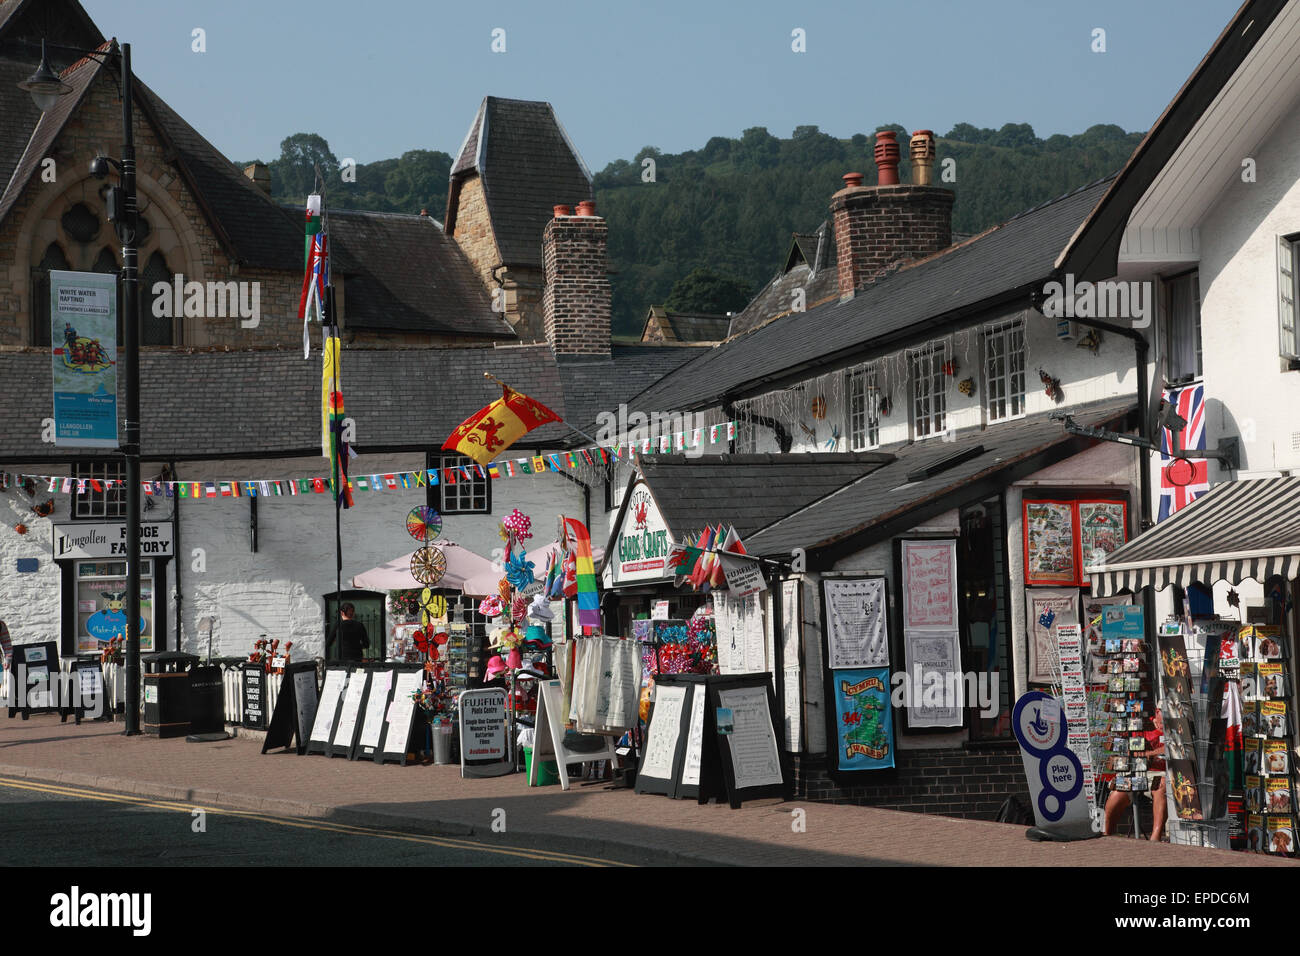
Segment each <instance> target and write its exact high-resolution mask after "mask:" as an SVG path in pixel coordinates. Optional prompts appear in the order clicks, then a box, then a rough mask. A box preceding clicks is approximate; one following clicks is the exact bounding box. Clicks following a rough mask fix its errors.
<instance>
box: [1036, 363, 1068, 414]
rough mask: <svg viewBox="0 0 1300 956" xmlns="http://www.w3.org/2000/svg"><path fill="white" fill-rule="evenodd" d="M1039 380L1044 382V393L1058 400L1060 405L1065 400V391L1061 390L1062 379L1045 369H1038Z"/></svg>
mask: <svg viewBox="0 0 1300 956" xmlns="http://www.w3.org/2000/svg"><path fill="white" fill-rule="evenodd" d="M1038 380H1039V381H1040V382H1042V383H1043V394H1044V395H1046V396H1047V397H1048V398H1050V399H1051V400H1052V401H1054V402H1056V403H1057V404H1058V405H1059V404H1060V403H1061V402H1063V401H1065V393H1064V392H1063V391H1061V380H1060V379H1059V378H1056V377H1055V376H1054V375H1049V374H1047V372H1045V371H1043V369H1041V368H1040V369H1039V370H1038Z"/></svg>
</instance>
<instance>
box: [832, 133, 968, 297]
mask: <svg viewBox="0 0 1300 956" xmlns="http://www.w3.org/2000/svg"><path fill="white" fill-rule="evenodd" d="M926 134H929V146H928V149H927V148H926V147H925V145H924V143H925V140H926ZM933 135H934V134H932V133H929V131H928V130H918V131H917V132H916V133H915V134H914V135H913V137H912V141H911V142H910V143H909V146H910V153H911V155H912V156H913V157H917V156H918V154H919V155H920V156H922V157H926V158H928V157H932V156H933V155H934V152H933V150H934V147H933ZM899 151H900V150H899V145H898V143H897V141H896V134H895V133H894V132H893V130H881V131H880V132H878V133H877V134H876V147H875V159H876V167H877V178H878V181H879V184H878V185H875V186H864V185H863V176H862V174H861V173H848V174H846V175H845V176H844V188H843V189H841V190H840V191H839V192H837V193H836V194H835V195H834V196H832V197H831V221H832V223H833V224H834V226H835V248H836V252H837V255H838V257H839V260H838V262H837V268H838V274H839V289H840V299H841V300H843V299H850V298H852V297H853V294H854V292H855V291H856V290H857V289H859V288H861V287H862V286H863V285H864V284H865V283H866V282H868V281H870V280H871V279H873V278H874V277H876V276H878V275H880V274H881V273H882V272H884V271H885V270H887V269H888V268H890V267H891V266H893V265H895V264H897V263H900V262H908V261H910V260H912V259H921V258H924V257H925V256H928V255H931V254H932V253H935V252H939V251H940V250H941V249H946V248H948V246H950V245H952V203H953V194H952V193H951V192H950V191H949V190H947V189H942V188H940V187H938V186H930V185H919V184H907V183H902V184H900V183H899V182H898V159H899ZM925 172H926V173H928V172H929V170H928V168H927V169H926V170H925ZM922 176H923V177H924V178H925V179H928V178H929V177H928V176H925V174H924V173H923V174H922Z"/></svg>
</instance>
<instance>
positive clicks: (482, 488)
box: [429, 455, 492, 515]
mask: <svg viewBox="0 0 1300 956" xmlns="http://www.w3.org/2000/svg"><path fill="white" fill-rule="evenodd" d="M431 467H436V468H439V469H441V470H440V472H439V476H438V484H437V485H436V486H434V487H432V488H430V489H429V490H430V492H431V494H430V497H433V494H432V493H433V492H437V491H441V494H440V495H438V496H437V497H438V498H439V499H440V501H438V502H437V503H436V504H434V507H436V508H437V509H438V510H439V511H440V512H442V513H443V514H445V515H455V514H462V515H464V514H491V513H492V482H491V481H490V480H489V479H488V477H487V473H486V471H485V472H484V473H483V474H482V475H481V476H480V474H479V469H478V465H477V464H476V463H475V462H474V460H473V459H472V458H466V457H465V456H464V455H442V456H441V457H439V458H438V459H437V461H436V463H435V464H434V465H432V466H431ZM462 467H464V468H465V469H466V470H467V471H468V472H469V477H468V478H467V477H465V472H464V471H462V470H461V468H462ZM449 468H450V469H454V471H455V474H456V480H455V483H452V482H450V481H448V480H447V469H449Z"/></svg>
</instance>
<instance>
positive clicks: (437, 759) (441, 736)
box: [433, 720, 456, 764]
mask: <svg viewBox="0 0 1300 956" xmlns="http://www.w3.org/2000/svg"><path fill="white" fill-rule="evenodd" d="M455 729H456V725H455V724H453V723H452V722H451V721H450V720H438V721H435V722H434V723H433V762H434V763H435V764H449V763H451V738H452V734H453V732H454V731H455Z"/></svg>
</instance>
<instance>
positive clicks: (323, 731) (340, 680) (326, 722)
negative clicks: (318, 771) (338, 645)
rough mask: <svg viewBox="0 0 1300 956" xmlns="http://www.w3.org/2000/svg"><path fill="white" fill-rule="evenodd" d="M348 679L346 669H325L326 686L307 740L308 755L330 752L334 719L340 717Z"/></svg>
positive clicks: (322, 689)
mask: <svg viewBox="0 0 1300 956" xmlns="http://www.w3.org/2000/svg"><path fill="white" fill-rule="evenodd" d="M347 679H348V671H347V668H346V667H343V666H331V667H327V668H326V669H325V686H324V687H322V688H321V692H320V699H319V701H318V703H317V706H316V719H315V720H313V721H312V725H311V734H310V735H309V736H308V738H307V753H309V754H323V753H326V752H327V751H328V749H329V745H330V737H331V735H332V734H333V732H334V719H335V717H337V716H338V712H339V704H340V703H341V702H342V698H343V685H344V684H345V683H346V682H347Z"/></svg>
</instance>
